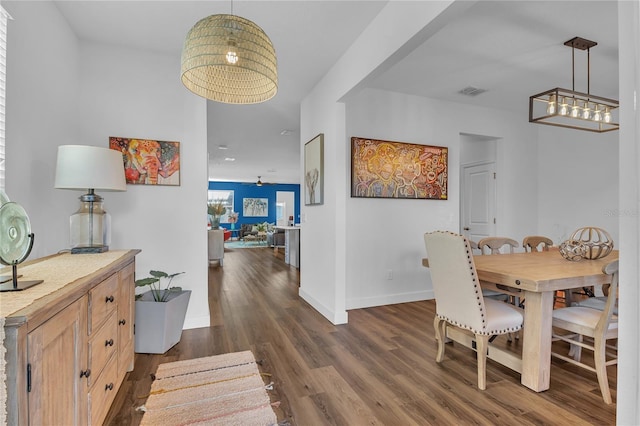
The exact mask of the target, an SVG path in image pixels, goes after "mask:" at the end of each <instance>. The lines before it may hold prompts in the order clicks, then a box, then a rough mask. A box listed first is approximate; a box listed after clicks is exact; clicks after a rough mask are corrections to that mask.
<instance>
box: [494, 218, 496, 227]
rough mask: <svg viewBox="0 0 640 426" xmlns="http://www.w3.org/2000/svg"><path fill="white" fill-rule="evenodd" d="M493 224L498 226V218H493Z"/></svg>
mask: <svg viewBox="0 0 640 426" xmlns="http://www.w3.org/2000/svg"><path fill="white" fill-rule="evenodd" d="M493 224H494V225H495V224H496V218H495V217H494V218H493Z"/></svg>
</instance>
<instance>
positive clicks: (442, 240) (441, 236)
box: [424, 231, 523, 390]
mask: <svg viewBox="0 0 640 426" xmlns="http://www.w3.org/2000/svg"><path fill="white" fill-rule="evenodd" d="M424 243H425V247H426V250H427V257H428V260H429V270H430V272H431V282H432V283H433V291H434V294H435V298H436V316H435V318H434V323H433V325H434V328H435V334H436V340H437V341H438V352H437V354H436V362H437V363H441V362H442V361H443V359H444V353H445V341H446V339H447V328H448V327H457V328H461V329H465V330H469V331H470V332H471V333H473V334H474V336H475V342H476V349H475V350H476V357H477V363H478V388H479V389H481V390H484V389H486V364H487V351H488V347H489V345H490V343H489V338H490V337H492V336H496V335H501V334H506V333H511V332H515V331H518V330H520V329H521V328H522V323H523V316H522V311H521V310H519V309H518V308H516V307H515V306H513V305H511V304H509V303H504V302H500V301H497V300H492V299H489V298H487V299H485V298H484V297H483V296H482V289H481V287H480V281H479V279H478V275H477V274H476V267H475V264H474V262H473V254H472V249H471V246H470V244H469V241H468V240H467V239H466V238H465V237H464V236H462V235H458V234H454V233H451V232H443V231H437V232H431V233H426V234H425V235H424Z"/></svg>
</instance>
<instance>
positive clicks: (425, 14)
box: [300, 1, 471, 324]
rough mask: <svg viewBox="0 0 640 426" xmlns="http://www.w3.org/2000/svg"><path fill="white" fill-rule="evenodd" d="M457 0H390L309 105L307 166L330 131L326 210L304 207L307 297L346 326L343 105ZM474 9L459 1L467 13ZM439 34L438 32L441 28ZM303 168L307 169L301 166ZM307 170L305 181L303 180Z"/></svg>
mask: <svg viewBox="0 0 640 426" xmlns="http://www.w3.org/2000/svg"><path fill="white" fill-rule="evenodd" d="M451 3H453V2H452V1H440V2H436V1H434V2H389V3H388V4H387V5H386V6H385V8H384V9H383V10H382V11H381V12H380V14H379V15H378V16H377V17H376V18H375V19H374V20H373V22H372V23H371V24H370V25H369V27H367V29H366V30H365V31H363V33H362V35H361V36H360V37H359V38H358V40H357V41H356V42H355V43H354V44H353V45H352V46H351V47H350V48H349V49H348V50H347V52H346V53H345V55H344V56H343V57H342V58H341V59H340V60H339V61H338V63H336V65H334V67H332V69H331V70H330V71H329V73H328V74H327V75H325V77H324V78H323V79H322V80H321V81H320V82H319V83H318V85H317V86H316V87H315V88H314V89H313V91H312V92H311V93H310V94H309V95H308V96H307V97H306V98H305V99H304V100H303V102H302V106H301V120H300V147H301V149H300V152H301V155H300V163H301V164H304V158H303V154H304V144H305V143H306V142H308V141H309V140H310V139H311V138H313V137H314V136H316V135H317V134H318V133H324V170H325V175H324V179H325V180H324V204H323V205H320V206H301V222H302V230H301V233H300V246H301V247H300V256H301V260H300V263H301V269H302V270H304V273H303V274H301V277H300V296H301V297H302V298H303V299H305V300H306V301H307V302H309V304H311V306H313V307H314V308H315V309H316V310H318V311H319V312H320V313H321V314H322V315H324V316H325V317H326V318H327V319H329V320H330V321H331V322H333V323H334V324H340V323H345V322H347V312H346V288H347V282H346V279H347V269H348V268H350V266H349V265H348V264H347V262H346V256H347V253H346V248H347V241H346V238H347V228H346V218H347V207H346V203H347V197H348V191H347V185H348V176H349V175H348V174H347V165H348V164H349V162H348V158H347V156H346V155H345V149H344V147H345V143H346V141H347V138H348V135H347V133H346V121H345V107H344V104H342V103H341V101H342V100H343V97H345V96H346V95H348V92H349V91H352V90H356V89H357V87H358V86H359V85H361V84H362V83H363V81H364V80H365V79H366V78H370V77H371V76H372V75H373V74H374V73H373V71H374V70H376V69H382V68H384V67H386V66H388V65H389V64H390V63H392V62H393V60H392V59H391V58H392V57H395V56H397V55H399V54H400V53H398V52H402V53H401V54H406V53H408V52H410V51H411V49H412V46H415V45H417V44H419V43H420V42H421V41H422V40H424V39H425V38H426V37H428V35H429V34H430V33H431V32H430V31H431V30H426V31H425V26H426V25H427V24H428V23H429V22H430V21H431V20H432V19H434V18H435V17H437V16H438V15H439V14H440V13H441V12H442V11H443V10H445V9H446V8H447V7H448V6H449V5H450V4H451ZM470 4H471V3H468V4H467V3H459V4H458V5H457V6H456V7H454V9H456V10H462V9H464V8H466V7H468V6H469V5H470ZM434 31H435V30H434ZM302 170H304V169H303V168H302ZM302 170H301V176H300V179H301V181H304V177H303V176H302V173H303V172H302Z"/></svg>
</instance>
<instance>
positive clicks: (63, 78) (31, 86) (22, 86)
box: [2, 2, 81, 259]
mask: <svg viewBox="0 0 640 426" xmlns="http://www.w3.org/2000/svg"><path fill="white" fill-rule="evenodd" d="M2 4H3V6H4V7H5V8H6V9H7V11H8V12H9V13H10V14H11V16H12V17H13V20H10V21H9V22H8V37H7V64H8V66H7V95H6V96H7V98H6V102H7V109H6V126H7V128H6V158H7V164H6V166H7V167H6V192H7V195H8V196H9V198H10V199H11V200H12V201H16V202H17V203H19V204H21V205H22V206H23V207H24V209H25V210H26V211H27V214H28V215H29V220H30V222H31V229H32V231H33V233H34V234H35V243H34V247H33V251H32V252H31V256H30V259H34V258H38V257H42V256H45V255H49V254H53V253H55V252H57V251H58V250H60V249H63V248H65V247H68V245H69V226H68V223H69V216H70V215H71V213H73V212H74V211H75V210H77V208H78V203H79V202H78V201H77V200H76V202H74V201H73V200H69V199H67V197H66V196H65V195H70V194H71V192H69V193H68V194H63V192H65V191H60V190H55V189H53V180H54V176H55V158H56V152H57V147H58V145H62V144H67V143H76V141H77V140H78V135H79V126H78V115H79V112H80V107H79V105H78V93H79V86H78V80H79V77H80V76H79V53H78V41H77V39H76V37H75V35H74V34H73V33H72V32H71V30H70V29H69V27H68V26H67V24H66V22H65V21H64V19H63V18H62V16H60V14H59V13H58V9H57V8H56V7H55V6H54V4H53V3H51V2H38V3H36V2H3V3H2ZM74 195H75V197H76V198H77V197H79V196H80V195H81V194H74Z"/></svg>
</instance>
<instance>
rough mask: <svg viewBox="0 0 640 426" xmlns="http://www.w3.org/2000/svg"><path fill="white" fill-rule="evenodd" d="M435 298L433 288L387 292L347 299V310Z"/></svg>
mask: <svg viewBox="0 0 640 426" xmlns="http://www.w3.org/2000/svg"><path fill="white" fill-rule="evenodd" d="M430 299H435V294H434V293H433V290H425V291H416V292H411V293H398V294H386V295H381V296H371V297H359V298H353V299H347V310H351V309H362V308H371V307H373V306H384V305H395V304H396V303H408V302H418V301H421V300H430Z"/></svg>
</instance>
